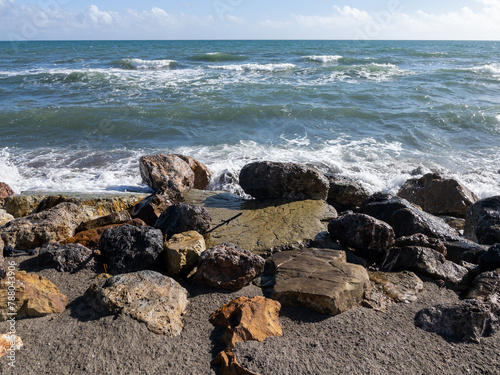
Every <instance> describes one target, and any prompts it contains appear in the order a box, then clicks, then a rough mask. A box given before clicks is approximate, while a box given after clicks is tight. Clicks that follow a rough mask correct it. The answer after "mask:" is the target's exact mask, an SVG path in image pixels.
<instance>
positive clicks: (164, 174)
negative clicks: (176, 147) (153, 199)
mask: <svg viewBox="0 0 500 375" xmlns="http://www.w3.org/2000/svg"><path fill="white" fill-rule="evenodd" d="M139 168H140V172H141V177H142V181H143V182H144V183H145V184H146V185H148V186H150V187H151V188H153V190H155V191H158V190H159V189H161V188H163V189H168V190H173V191H177V192H180V193H182V192H184V191H187V190H189V189H191V188H193V186H194V172H193V170H192V169H191V167H190V166H189V165H188V163H186V162H185V161H184V160H182V159H181V158H180V157H178V156H175V155H164V154H158V155H153V156H142V157H141V158H140V159H139Z"/></svg>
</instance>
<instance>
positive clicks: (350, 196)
mask: <svg viewBox="0 0 500 375" xmlns="http://www.w3.org/2000/svg"><path fill="white" fill-rule="evenodd" d="M325 176H326V178H328V182H329V183H330V189H329V190H328V198H327V202H328V203H329V204H331V205H332V206H333V207H335V208H336V209H337V210H355V209H358V208H359V206H361V203H363V200H365V199H366V198H368V196H369V195H370V194H369V193H368V190H366V189H365V188H364V187H363V186H362V185H361V184H360V183H359V182H357V181H355V180H353V179H352V178H349V177H344V176H340V175H338V174H331V173H328V174H326V175H325Z"/></svg>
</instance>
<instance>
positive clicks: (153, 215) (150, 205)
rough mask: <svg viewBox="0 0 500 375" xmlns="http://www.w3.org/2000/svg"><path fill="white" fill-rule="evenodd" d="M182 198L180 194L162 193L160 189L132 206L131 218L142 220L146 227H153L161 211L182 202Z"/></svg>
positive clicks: (172, 192)
mask: <svg viewBox="0 0 500 375" xmlns="http://www.w3.org/2000/svg"><path fill="white" fill-rule="evenodd" d="M183 199H184V198H183V197H182V194H181V193H177V192H174V191H169V190H167V191H162V190H161V189H160V190H159V191H158V192H157V193H155V194H152V195H150V196H149V197H147V198H144V199H143V200H142V201H140V202H139V203H137V204H136V205H135V206H134V209H133V211H132V216H133V217H134V218H139V219H141V220H143V221H144V222H145V223H146V224H147V225H149V226H151V227H154V225H155V223H156V221H157V220H158V218H159V217H160V215H161V214H162V212H163V211H165V210H166V209H167V208H168V207H170V206H172V205H173V204H176V203H179V202H182V200H183Z"/></svg>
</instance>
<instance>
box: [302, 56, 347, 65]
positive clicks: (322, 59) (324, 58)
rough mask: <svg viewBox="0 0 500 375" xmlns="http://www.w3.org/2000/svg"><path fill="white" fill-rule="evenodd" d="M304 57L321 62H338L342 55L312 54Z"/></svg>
mask: <svg viewBox="0 0 500 375" xmlns="http://www.w3.org/2000/svg"><path fill="white" fill-rule="evenodd" d="M302 58H303V59H305V60H309V61H316V62H320V63H330V62H337V61H339V60H340V59H341V58H342V56H340V55H321V56H318V55H311V56H302Z"/></svg>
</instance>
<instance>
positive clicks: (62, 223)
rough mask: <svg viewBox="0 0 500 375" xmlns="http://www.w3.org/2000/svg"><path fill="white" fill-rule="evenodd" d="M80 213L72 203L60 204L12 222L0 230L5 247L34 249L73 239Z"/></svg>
mask: <svg viewBox="0 0 500 375" xmlns="http://www.w3.org/2000/svg"><path fill="white" fill-rule="evenodd" d="M80 221H81V220H80V212H79V209H78V207H77V206H76V205H75V204H73V203H61V204H59V205H57V206H56V207H54V208H51V209H49V210H47V211H43V212H40V213H36V214H32V215H28V216H25V217H23V218H19V219H16V220H12V221H10V222H8V223H7V224H6V225H4V226H3V227H1V228H0V237H2V239H3V241H4V242H5V245H6V246H12V247H13V248H15V249H21V250H24V249H34V248H36V247H39V246H42V245H43V244H45V243H48V242H59V241H63V240H65V239H67V238H70V237H73V235H74V234H75V230H76V228H77V227H78V225H79V224H80Z"/></svg>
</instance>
